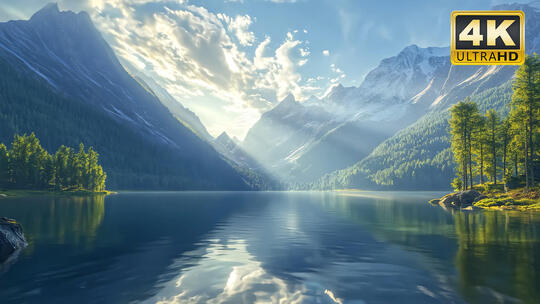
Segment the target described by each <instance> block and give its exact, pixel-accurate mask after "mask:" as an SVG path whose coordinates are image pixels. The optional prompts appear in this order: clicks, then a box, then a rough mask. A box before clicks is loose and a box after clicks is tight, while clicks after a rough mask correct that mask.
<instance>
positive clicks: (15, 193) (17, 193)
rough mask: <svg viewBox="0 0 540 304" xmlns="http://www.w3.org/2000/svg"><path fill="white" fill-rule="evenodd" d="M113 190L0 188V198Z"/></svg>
mask: <svg viewBox="0 0 540 304" xmlns="http://www.w3.org/2000/svg"><path fill="white" fill-rule="evenodd" d="M116 193H117V192H114V191H109V190H105V191H88V190H64V191H55V190H52V191H51V190H23V189H13V190H0V200H1V199H4V198H16V197H28V196H40V195H48V196H91V195H110V194H116Z"/></svg>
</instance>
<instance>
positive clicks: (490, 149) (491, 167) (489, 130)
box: [486, 109, 500, 184]
mask: <svg viewBox="0 0 540 304" xmlns="http://www.w3.org/2000/svg"><path fill="white" fill-rule="evenodd" d="M499 133H500V118H499V114H497V112H496V111H495V110H493V109H490V110H488V111H487V112H486V135H487V140H486V152H487V155H486V156H487V167H486V169H487V171H488V173H489V177H490V180H491V182H493V183H494V184H497V162H498V157H499V150H500V144H499V142H500V138H499V136H500V134H499Z"/></svg>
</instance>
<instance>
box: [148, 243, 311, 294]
mask: <svg viewBox="0 0 540 304" xmlns="http://www.w3.org/2000/svg"><path fill="white" fill-rule="evenodd" d="M206 251H207V252H206V253H205V254H204V255H203V256H202V258H201V260H200V262H199V263H198V264H197V265H194V266H193V267H191V268H189V269H186V270H185V271H183V273H182V274H181V275H180V276H179V277H177V278H175V279H173V280H171V281H170V282H168V283H166V284H165V286H164V288H163V289H162V290H161V291H160V292H158V294H157V295H156V296H155V297H154V298H152V299H149V300H148V301H147V302H148V303H156V302H157V303H159V304H172V303H261V302H271V303H283V304H295V303H302V302H303V301H304V296H303V294H304V293H305V291H306V288H305V286H303V285H299V284H290V283H288V282H285V281H284V280H282V279H280V278H278V277H276V276H273V275H271V274H269V273H268V272H266V271H265V270H264V269H263V268H262V267H261V262H259V261H257V260H255V258H254V257H253V256H252V255H251V254H250V253H249V252H248V251H247V248H246V243H245V241H244V240H241V239H239V240H228V241H227V242H226V243H225V244H224V243H222V242H220V241H219V240H213V241H212V242H211V243H210V244H209V245H208V247H207V248H206Z"/></svg>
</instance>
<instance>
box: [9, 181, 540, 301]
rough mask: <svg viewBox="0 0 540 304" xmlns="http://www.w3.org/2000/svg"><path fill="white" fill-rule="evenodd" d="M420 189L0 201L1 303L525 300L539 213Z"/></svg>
mask: <svg viewBox="0 0 540 304" xmlns="http://www.w3.org/2000/svg"><path fill="white" fill-rule="evenodd" d="M440 195H441V193H426V192H419V193H418V192H390V193H388V192H365V193H364V192H361V193H318V192H312V193H308V192H306V193H303V192H292V193H287V192H281V193H280V192H275V193H273V192H267V193H266V192H259V193H257V192H255V193H249V192H185V193H158V192H153V193H148V192H140V193H121V194H118V195H111V196H107V197H102V196H99V197H84V198H83V197H77V198H68V197H56V198H53V197H32V198H17V199H3V200H0V216H8V217H13V218H16V219H17V220H19V222H21V223H22V224H23V227H24V231H25V235H26V238H27V240H28V242H29V246H28V247H27V248H26V249H24V250H23V251H22V252H21V254H20V255H19V257H18V259H17V260H16V261H15V262H14V263H13V264H11V265H4V266H3V267H2V268H1V269H0V272H1V274H0V299H1V300H0V302H2V303H131V302H142V303H156V302H158V303H254V302H257V301H260V302H265V303H268V302H270V303H467V302H469V303H520V302H521V303H535V302H536V303H538V301H540V213H518V212H496V211H484V212H446V211H444V210H443V209H442V208H440V207H433V206H430V205H429V204H428V203H427V200H429V199H431V198H434V197H437V196H440Z"/></svg>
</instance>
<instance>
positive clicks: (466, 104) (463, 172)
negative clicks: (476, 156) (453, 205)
mask: <svg viewBox="0 0 540 304" xmlns="http://www.w3.org/2000/svg"><path fill="white" fill-rule="evenodd" d="M450 112H451V114H452V115H451V117H450V120H449V123H450V128H451V131H450V133H451V135H452V139H451V146H452V152H453V155H454V160H455V161H456V163H457V164H458V175H459V176H460V177H461V179H462V185H463V186H462V187H463V189H467V188H468V185H470V187H471V188H472V186H473V178H472V177H473V174H472V134H473V133H474V131H475V128H476V127H477V126H478V124H479V122H480V119H481V115H480V114H479V111H478V106H477V105H476V103H474V102H472V101H471V100H470V99H469V98H467V99H465V100H464V101H460V102H458V103H457V104H455V105H454V106H452V108H451V109H450Z"/></svg>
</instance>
